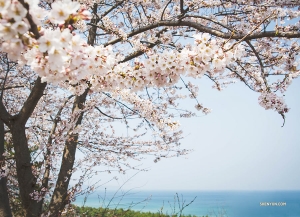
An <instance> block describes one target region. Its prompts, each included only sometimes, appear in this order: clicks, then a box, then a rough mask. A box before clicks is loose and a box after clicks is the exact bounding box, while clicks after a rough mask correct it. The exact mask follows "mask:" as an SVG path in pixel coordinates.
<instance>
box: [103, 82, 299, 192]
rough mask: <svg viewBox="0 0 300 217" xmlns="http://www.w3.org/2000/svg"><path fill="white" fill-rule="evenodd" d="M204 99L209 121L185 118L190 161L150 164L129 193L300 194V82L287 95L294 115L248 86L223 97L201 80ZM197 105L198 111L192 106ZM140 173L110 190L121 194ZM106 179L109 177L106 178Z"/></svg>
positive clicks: (121, 178)
mask: <svg viewBox="0 0 300 217" xmlns="http://www.w3.org/2000/svg"><path fill="white" fill-rule="evenodd" d="M198 84H199V96H198V100H199V102H200V103H203V104H204V105H205V106H207V107H209V108H211V109H212V113H210V114H209V115H207V116H202V117H197V118H190V119H182V120H180V122H181V127H182V129H183V131H184V135H185V138H184V139H183V140H182V144H183V146H182V147H183V148H187V149H194V151H193V152H192V153H190V154H189V155H188V156H187V158H184V157H179V158H172V159H165V160H162V161H160V162H159V163H156V164H155V163H153V160H145V161H144V162H143V167H145V168H149V171H148V172H140V173H139V174H137V175H136V176H135V177H134V178H132V179H131V180H130V181H129V182H128V183H127V184H126V185H125V187H124V188H125V189H130V188H138V190H173V191H180V190H295V189H297V190H300V169H299V167H300V156H299V154H300V96H299V93H300V80H299V79H298V80H295V81H294V82H293V83H292V85H291V86H290V87H289V89H288V91H287V92H286V94H285V95H286V97H285V99H286V103H287V104H288V106H289V108H291V110H290V112H289V113H288V114H287V115H286V123H285V126H284V127H281V126H282V123H283V120H282V118H281V116H280V115H279V114H278V113H276V112H274V111H270V110H265V109H264V108H262V107H261V106H260V105H259V104H258V100H257V98H258V96H259V94H258V93H255V92H252V91H251V90H250V89H248V88H247V87H246V86H245V85H243V84H234V85H230V86H229V87H228V88H226V89H224V90H223V91H221V92H219V91H217V90H215V89H212V88H211V86H212V83H211V82H209V81H208V80H207V79H205V78H204V79H201V80H200V81H198ZM191 106H194V105H193V104H191ZM134 173H135V172H134V171H133V172H130V173H127V174H126V175H119V180H118V181H117V182H116V181H114V182H111V183H109V184H107V185H106V187H107V188H108V189H115V188H116V187H117V186H120V185H121V184H123V183H124V182H125V181H126V180H127V179H129V178H130V177H131V176H132V174H134ZM102 178H103V177H102Z"/></svg>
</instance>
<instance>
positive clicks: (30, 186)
mask: <svg viewBox="0 0 300 217" xmlns="http://www.w3.org/2000/svg"><path fill="white" fill-rule="evenodd" d="M46 85H47V84H46V83H41V78H40V77H38V78H37V80H36V81H35V84H34V87H33V88H32V90H31V93H30V95H29V96H28V98H27V100H26V101H25V103H24V105H23V107H22V109H21V110H20V112H19V113H18V114H17V115H15V116H12V115H10V114H9V113H8V112H7V110H6V108H5V106H4V105H3V103H2V100H1V102H0V118H1V119H2V121H3V122H4V123H5V124H6V125H7V126H8V127H9V129H10V131H11V134H12V140H13V146H14V150H15V158H16V169H17V179H18V183H19V186H18V187H19V194H20V198H21V201H22V207H23V211H24V213H25V215H26V217H38V216H40V214H41V212H42V203H41V202H37V201H35V200H33V199H31V196H30V193H33V191H34V190H39V189H38V186H36V180H35V177H34V175H33V173H32V162H31V157H30V150H29V148H28V143H27V138H26V133H25V125H26V122H27V120H28V119H29V117H30V116H31V114H32V112H33V110H34V109H35V107H36V105H37V103H38V102H39V100H40V99H41V97H42V96H43V92H44V90H45V88H46Z"/></svg>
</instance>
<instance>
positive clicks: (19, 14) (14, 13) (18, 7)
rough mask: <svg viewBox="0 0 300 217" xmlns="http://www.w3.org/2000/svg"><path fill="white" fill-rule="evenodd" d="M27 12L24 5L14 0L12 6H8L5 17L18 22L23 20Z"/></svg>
mask: <svg viewBox="0 0 300 217" xmlns="http://www.w3.org/2000/svg"><path fill="white" fill-rule="evenodd" d="M26 14H27V10H26V9H25V8H24V7H23V5H22V4H21V3H20V2H19V1H17V0H13V1H12V3H11V5H10V7H8V8H7V11H6V13H4V17H5V18H8V19H14V20H15V21H16V22H18V21H21V20H22V19H23V18H24V17H25V16H26Z"/></svg>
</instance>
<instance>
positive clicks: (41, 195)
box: [30, 188, 47, 202]
mask: <svg viewBox="0 0 300 217" xmlns="http://www.w3.org/2000/svg"><path fill="white" fill-rule="evenodd" d="M46 193H47V189H46V188H42V189H41V190H40V191H36V190H34V191H33V192H32V193H30V196H31V198H32V199H33V200H36V201H37V202H39V201H41V200H42V199H43V198H44V197H45V194H46Z"/></svg>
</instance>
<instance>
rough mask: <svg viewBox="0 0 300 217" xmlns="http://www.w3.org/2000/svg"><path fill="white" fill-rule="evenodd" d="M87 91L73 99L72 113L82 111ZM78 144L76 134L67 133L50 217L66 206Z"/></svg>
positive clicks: (78, 123)
mask: <svg viewBox="0 0 300 217" xmlns="http://www.w3.org/2000/svg"><path fill="white" fill-rule="evenodd" d="M88 91H89V89H86V90H85V92H84V93H83V94H82V95H80V96H76V97H75V101H74V104H73V112H74V110H75V109H83V104H84V103H85V100H86V96H87V93H88ZM82 117H83V112H81V113H80V115H79V117H78V119H77V122H76V126H77V125H80V124H81V121H82ZM77 144H78V134H77V133H68V137H67V139H66V142H65V148H64V152H63V156H62V163H61V167H60V171H59V175H58V178H57V181H56V186H55V189H54V192H53V195H52V198H51V202H50V205H49V212H50V217H57V216H59V214H60V212H61V211H62V210H63V209H64V207H65V205H66V204H68V186H69V182H70V178H71V175H72V170H73V166H74V162H75V154H76V149H77Z"/></svg>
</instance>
